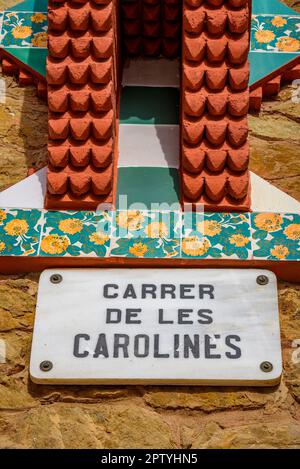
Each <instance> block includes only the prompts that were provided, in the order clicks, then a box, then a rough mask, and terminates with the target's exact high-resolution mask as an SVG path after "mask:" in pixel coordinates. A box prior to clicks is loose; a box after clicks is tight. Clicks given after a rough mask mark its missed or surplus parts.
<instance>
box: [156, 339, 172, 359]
mask: <svg viewBox="0 0 300 469" xmlns="http://www.w3.org/2000/svg"><path fill="white" fill-rule="evenodd" d="M153 356H154V358H169V357H170V355H169V354H168V353H160V351H159V334H154V355H153Z"/></svg>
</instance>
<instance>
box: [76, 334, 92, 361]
mask: <svg viewBox="0 0 300 469" xmlns="http://www.w3.org/2000/svg"><path fill="white" fill-rule="evenodd" d="M81 339H83V340H90V336H89V335H88V334H76V335H75V337H74V348H73V355H74V357H76V358H85V357H88V356H89V352H88V351H87V350H84V351H82V352H80V341H81Z"/></svg>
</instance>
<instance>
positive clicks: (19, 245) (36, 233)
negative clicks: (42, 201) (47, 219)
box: [0, 209, 43, 256]
mask: <svg viewBox="0 0 300 469" xmlns="http://www.w3.org/2000/svg"><path fill="white" fill-rule="evenodd" d="M42 224H43V213H42V211H41V210H36V209H33V210H30V209H27V210H26V209H4V210H3V209H0V256H4V255H5V256H36V255H37V254H38V249H39V243H40V237H41V230H42Z"/></svg>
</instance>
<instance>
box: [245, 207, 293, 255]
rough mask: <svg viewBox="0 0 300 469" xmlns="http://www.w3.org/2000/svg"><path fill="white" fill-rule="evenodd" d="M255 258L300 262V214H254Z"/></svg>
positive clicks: (253, 237)
mask: <svg viewBox="0 0 300 469" xmlns="http://www.w3.org/2000/svg"><path fill="white" fill-rule="evenodd" d="M251 225H252V239H253V243H252V244H253V256H254V258H257V259H262V258H263V259H269V260H276V261H278V260H300V214H293V213H284V214H282V213H252V214H251Z"/></svg>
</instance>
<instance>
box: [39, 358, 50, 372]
mask: <svg viewBox="0 0 300 469" xmlns="http://www.w3.org/2000/svg"><path fill="white" fill-rule="evenodd" d="M52 368H53V363H52V362H50V361H49V360H44V361H43V362H41V363H40V369H41V370H42V371H50V370H52Z"/></svg>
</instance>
